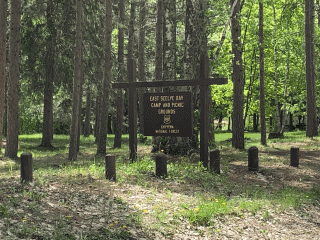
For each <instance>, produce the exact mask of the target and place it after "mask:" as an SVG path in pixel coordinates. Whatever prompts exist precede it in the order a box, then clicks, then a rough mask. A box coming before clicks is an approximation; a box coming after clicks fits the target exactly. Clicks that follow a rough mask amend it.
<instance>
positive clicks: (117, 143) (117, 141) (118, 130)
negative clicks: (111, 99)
mask: <svg viewBox="0 0 320 240" xmlns="http://www.w3.org/2000/svg"><path fill="white" fill-rule="evenodd" d="M118 6H119V11H120V22H119V34H118V82H123V74H124V62H123V56H124V28H125V5H124V1H123V0H119V3H118ZM129 42H130V40H129ZM128 55H129V54H128ZM128 57H129V56H128ZM116 93H117V96H116V99H117V102H116V108H117V113H116V114H117V116H116V121H115V127H114V135H115V136H114V143H113V147H114V148H121V136H122V125H123V93H122V89H121V88H120V89H117V90H116Z"/></svg>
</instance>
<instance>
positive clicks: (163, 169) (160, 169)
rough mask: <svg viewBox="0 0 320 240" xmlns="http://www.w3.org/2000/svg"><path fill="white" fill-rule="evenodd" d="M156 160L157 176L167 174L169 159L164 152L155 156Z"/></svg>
mask: <svg viewBox="0 0 320 240" xmlns="http://www.w3.org/2000/svg"><path fill="white" fill-rule="evenodd" d="M154 158H155V161H156V176H158V177H161V176H167V175H168V172H167V161H168V157H167V155H165V154H164V153H157V154H156V155H155V156H154Z"/></svg>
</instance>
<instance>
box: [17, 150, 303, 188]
mask: <svg viewBox="0 0 320 240" xmlns="http://www.w3.org/2000/svg"><path fill="white" fill-rule="evenodd" d="M258 153H259V151H258V148H257V147H250V148H249V149H248V170H249V171H259V157H258V155H259V154H258ZM154 160H155V165H156V166H155V174H156V176H159V177H161V176H167V175H168V173H167V163H168V156H167V155H165V154H164V153H158V154H155V155H154ZM32 163H33V161H32V154H31V153H29V152H28V153H22V154H21V180H22V182H30V181H32V180H33V167H32ZM290 166H292V167H299V148H298V147H292V148H291V150H290ZM210 171H212V172H214V173H217V174H220V151H219V150H218V149H215V150H211V151H210ZM105 175H106V179H109V180H111V181H115V182H116V181H117V177H116V156H115V155H113V154H107V155H106V156H105Z"/></svg>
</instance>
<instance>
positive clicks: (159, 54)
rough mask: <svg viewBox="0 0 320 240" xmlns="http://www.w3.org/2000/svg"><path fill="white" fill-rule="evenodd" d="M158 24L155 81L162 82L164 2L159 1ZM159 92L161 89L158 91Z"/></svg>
mask: <svg viewBox="0 0 320 240" xmlns="http://www.w3.org/2000/svg"><path fill="white" fill-rule="evenodd" d="M157 9H158V12H157V23H156V61H155V65H156V66H155V79H156V81H157V80H162V71H163V69H162V67H163V66H162V62H163V56H162V54H163V50H162V48H163V40H162V36H163V35H162V34H163V33H162V32H163V0H158V5H157ZM158 90H159V89H158Z"/></svg>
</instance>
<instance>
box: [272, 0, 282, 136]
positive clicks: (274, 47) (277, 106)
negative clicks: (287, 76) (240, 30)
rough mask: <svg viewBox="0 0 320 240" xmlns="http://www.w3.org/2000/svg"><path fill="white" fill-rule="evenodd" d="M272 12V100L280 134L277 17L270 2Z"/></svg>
mask: <svg viewBox="0 0 320 240" xmlns="http://www.w3.org/2000/svg"><path fill="white" fill-rule="evenodd" d="M272 10H273V21H274V27H273V54H274V57H273V62H274V100H275V108H276V118H277V130H276V131H277V132H278V133H280V131H281V120H280V118H281V117H280V115H281V113H280V104H279V98H278V85H279V80H278V49H277V17H276V10H275V6H274V1H273V2H272Z"/></svg>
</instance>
